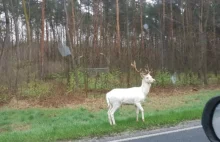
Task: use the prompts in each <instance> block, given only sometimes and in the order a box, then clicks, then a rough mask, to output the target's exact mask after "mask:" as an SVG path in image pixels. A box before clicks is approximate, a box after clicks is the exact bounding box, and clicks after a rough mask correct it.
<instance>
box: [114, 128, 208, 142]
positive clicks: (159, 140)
mask: <svg viewBox="0 0 220 142" xmlns="http://www.w3.org/2000/svg"><path fill="white" fill-rule="evenodd" d="M143 137H144V136H143ZM134 138H135V137H134ZM115 141H130V142H209V140H208V139H207V137H206V135H205V133H204V132H203V129H202V128H196V129H191V130H184V131H179V132H171V133H165V134H163V133H162V134H159V135H152V136H151V135H146V138H138V137H136V138H135V139H132V138H129V139H124V140H123V139H122V140H115Z"/></svg>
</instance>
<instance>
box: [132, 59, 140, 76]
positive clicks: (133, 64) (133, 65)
mask: <svg viewBox="0 0 220 142" xmlns="http://www.w3.org/2000/svg"><path fill="white" fill-rule="evenodd" d="M131 66H132V67H133V68H134V69H135V70H136V72H139V73H140V72H141V69H140V70H138V69H137V67H136V62H135V61H134V63H131Z"/></svg>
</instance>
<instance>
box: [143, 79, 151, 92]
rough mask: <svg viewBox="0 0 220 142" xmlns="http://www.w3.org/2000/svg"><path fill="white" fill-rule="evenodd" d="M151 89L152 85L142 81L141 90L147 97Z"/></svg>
mask: <svg viewBox="0 0 220 142" xmlns="http://www.w3.org/2000/svg"><path fill="white" fill-rule="evenodd" d="M150 87H151V84H150V83H146V82H145V81H144V80H142V84H141V89H142V92H143V93H144V95H145V96H146V95H147V94H148V93H149V91H150Z"/></svg>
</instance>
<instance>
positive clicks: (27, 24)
mask: <svg viewBox="0 0 220 142" xmlns="http://www.w3.org/2000/svg"><path fill="white" fill-rule="evenodd" d="M22 6H23V10H24V16H25V21H26V31H27V44H28V49H29V55H28V59H29V62H31V54H32V51H31V47H30V45H31V34H30V22H29V16H28V13H27V7H26V0H22ZM29 80H30V65H29V67H28V73H27V83H29Z"/></svg>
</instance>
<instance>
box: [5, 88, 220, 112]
mask: <svg viewBox="0 0 220 142" xmlns="http://www.w3.org/2000/svg"><path fill="white" fill-rule="evenodd" d="M207 89H209V90H217V89H218V90H219V89H220V87H219V86H217V85H212V86H206V87H203V86H196V87H192V86H185V87H165V88H162V87H152V89H151V91H150V94H149V97H151V98H152V99H151V101H156V100H158V99H160V98H167V97H169V96H179V95H180V96H184V95H188V94H195V93H197V92H198V91H201V90H207ZM55 91H56V95H50V96H47V97H43V98H38V99H28V98H23V99H16V98H15V97H13V98H12V99H11V101H10V102H9V103H8V104H5V105H3V107H4V106H6V107H9V108H15V109H25V108H33V107H34V108H61V107H67V108H79V107H82V106H83V107H85V108H86V109H88V110H91V111H96V110H100V109H104V108H107V104H106V101H105V94H106V92H107V91H106V92H103V91H100V90H98V92H96V91H90V92H89V95H88V97H86V95H85V93H84V92H77V93H76V92H68V93H66V92H65V89H62V88H56V90H55ZM92 94H93V95H92ZM165 100H166V99H165ZM163 101H164V99H163ZM178 103H181V102H178Z"/></svg>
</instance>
